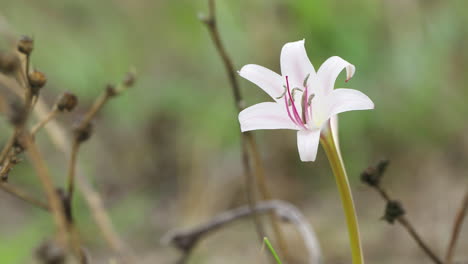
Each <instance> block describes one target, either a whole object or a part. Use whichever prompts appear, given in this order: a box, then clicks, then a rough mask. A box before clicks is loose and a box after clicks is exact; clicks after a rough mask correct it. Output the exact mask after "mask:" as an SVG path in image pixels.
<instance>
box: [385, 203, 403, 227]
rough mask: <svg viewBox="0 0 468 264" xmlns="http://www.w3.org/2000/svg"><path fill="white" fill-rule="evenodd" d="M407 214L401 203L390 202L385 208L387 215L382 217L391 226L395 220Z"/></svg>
mask: <svg viewBox="0 0 468 264" xmlns="http://www.w3.org/2000/svg"><path fill="white" fill-rule="evenodd" d="M404 214H405V209H403V206H402V205H401V203H400V202H399V201H388V202H387V206H386V207H385V214H384V216H383V217H382V218H383V219H385V221H387V222H388V223H390V224H393V223H394V222H395V220H396V219H397V218H398V217H400V216H403V215H404Z"/></svg>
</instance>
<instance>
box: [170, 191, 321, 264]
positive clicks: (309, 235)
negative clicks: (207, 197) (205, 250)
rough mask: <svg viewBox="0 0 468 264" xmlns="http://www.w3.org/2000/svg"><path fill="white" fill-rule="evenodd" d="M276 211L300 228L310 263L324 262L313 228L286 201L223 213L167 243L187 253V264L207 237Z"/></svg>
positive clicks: (178, 233)
mask: <svg viewBox="0 0 468 264" xmlns="http://www.w3.org/2000/svg"><path fill="white" fill-rule="evenodd" d="M270 211H275V212H276V213H278V215H280V216H281V217H282V219H284V220H285V221H288V222H290V223H292V224H294V225H295V226H296V227H297V230H298V231H299V233H300V234H301V236H302V238H303V240H304V243H305V245H306V248H307V251H308V253H309V261H308V263H311V264H312V263H313V264H318V263H321V262H322V256H321V250H320V246H319V244H318V240H317V237H316V235H315V232H314V230H313V228H312V227H311V226H310V225H309V224H308V221H307V219H306V218H305V217H304V216H303V215H302V213H301V212H300V211H299V210H298V209H297V208H296V207H295V206H293V205H292V204H289V203H287V202H284V201H278V200H273V201H263V202H259V203H258V204H257V206H256V207H255V208H254V210H252V209H251V208H250V207H249V206H242V207H239V208H236V209H232V210H229V211H226V212H223V213H221V214H219V215H217V216H215V217H213V218H212V219H211V220H210V221H209V222H207V223H205V224H201V225H199V226H197V227H194V228H191V229H188V230H175V231H170V232H168V233H167V234H166V235H165V236H164V237H163V242H164V243H171V244H173V245H174V246H176V247H177V248H179V249H180V250H182V251H183V252H184V254H183V255H182V257H181V259H180V260H179V262H178V263H185V261H186V260H187V259H188V257H189V255H190V253H191V252H192V250H193V248H194V247H195V246H196V245H197V243H198V242H199V241H200V240H201V239H203V238H205V237H206V236H207V235H209V234H211V233H213V232H215V231H217V230H220V229H222V228H224V227H226V226H227V225H228V224H230V223H232V222H234V221H236V220H239V219H241V218H244V217H248V216H251V215H252V214H255V213H269V212H270Z"/></svg>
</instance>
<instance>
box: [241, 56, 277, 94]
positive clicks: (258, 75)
mask: <svg viewBox="0 0 468 264" xmlns="http://www.w3.org/2000/svg"><path fill="white" fill-rule="evenodd" d="M239 75H240V76H242V77H244V78H245V79H247V80H249V81H251V82H253V83H254V84H256V85H257V86H258V87H260V88H262V89H263V91H265V92H266V93H267V94H268V95H270V96H271V97H272V98H273V99H275V100H277V97H279V96H281V95H282V94H283V93H284V88H283V83H284V81H283V78H282V77H281V75H279V74H277V73H276V72H273V71H271V70H269V69H267V68H265V67H262V66H259V65H255V64H248V65H245V66H244V67H242V69H241V70H240V71H239Z"/></svg>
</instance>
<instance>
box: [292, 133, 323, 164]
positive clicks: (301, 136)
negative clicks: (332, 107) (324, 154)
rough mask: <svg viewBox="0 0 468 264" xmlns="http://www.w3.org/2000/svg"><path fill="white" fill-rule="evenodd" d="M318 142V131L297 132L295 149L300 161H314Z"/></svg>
mask: <svg viewBox="0 0 468 264" xmlns="http://www.w3.org/2000/svg"><path fill="white" fill-rule="evenodd" d="M319 141H320V129H315V130H300V131H298V132H297V148H298V150H299V156H300V157H301V160H302V161H315V157H317V150H318V146H319Z"/></svg>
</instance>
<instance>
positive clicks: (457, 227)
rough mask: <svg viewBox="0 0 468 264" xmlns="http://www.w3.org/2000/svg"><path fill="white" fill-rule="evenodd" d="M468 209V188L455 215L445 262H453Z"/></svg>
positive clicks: (450, 263)
mask: <svg viewBox="0 0 468 264" xmlns="http://www.w3.org/2000/svg"><path fill="white" fill-rule="evenodd" d="M467 211H468V190H467V191H466V193H465V196H464V197H463V200H462V203H461V206H460V208H459V209H458V211H457V214H456V216H455V221H454V223H453V228H452V235H451V237H450V242H449V246H448V248H447V253H446V255H445V264H452V259H453V255H454V253H455V248H456V245H457V241H458V236H459V234H460V231H461V228H462V225H463V220H464V219H465V216H466V212H467Z"/></svg>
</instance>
